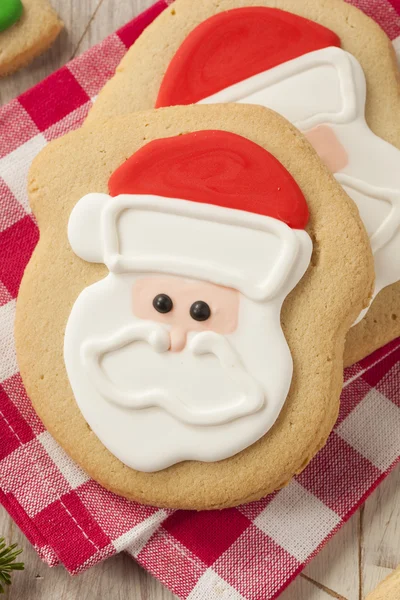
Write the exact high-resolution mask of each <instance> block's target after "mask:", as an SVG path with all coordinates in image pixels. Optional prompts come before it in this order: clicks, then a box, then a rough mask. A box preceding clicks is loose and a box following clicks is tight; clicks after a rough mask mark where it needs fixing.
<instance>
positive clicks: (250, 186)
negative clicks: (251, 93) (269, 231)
mask: <svg viewBox="0 0 400 600" xmlns="http://www.w3.org/2000/svg"><path fill="white" fill-rule="evenodd" d="M108 185H109V191H110V194H111V196H118V195H119V194H150V195H156V196H164V197H168V198H179V199H183V200H191V201H193V202H202V203H206V204H212V205H215V206H224V207H227V208H232V209H238V210H244V211H247V212H251V213H257V214H260V215H265V216H270V217H274V218H276V219H279V220H281V221H284V222H285V223H286V224H287V225H289V226H290V227H292V228H295V229H303V228H304V227H305V226H306V224H307V221H308V208H307V203H306V200H305V198H304V196H303V194H302V192H301V190H300V188H299V186H298V185H297V183H296V181H295V180H294V179H293V177H292V176H291V174H290V173H289V172H288V171H287V170H286V169H285V167H284V166H283V165H282V164H281V163H280V162H279V161H278V160H277V159H276V158H275V157H274V156H273V155H272V154H270V153H269V152H267V150H265V149H264V148H262V147H261V146H259V145H258V144H255V143H254V142H251V141H250V140H248V139H247V138H244V137H242V136H239V135H236V134H234V133H230V132H227V131H219V130H206V131H196V132H194V133H187V134H185V135H180V136H175V137H169V138H162V139H157V140H154V141H152V142H149V143H148V144H146V145H145V146H143V147H142V148H141V149H140V150H138V151H137V152H135V154H133V155H132V156H131V157H130V158H128V160H127V161H126V162H125V163H123V164H122V165H121V166H120V167H119V168H118V169H117V170H116V171H115V172H114V173H113V174H112V175H111V177H110V179H109V183H108ZM221 243H223V241H222V242H221Z"/></svg>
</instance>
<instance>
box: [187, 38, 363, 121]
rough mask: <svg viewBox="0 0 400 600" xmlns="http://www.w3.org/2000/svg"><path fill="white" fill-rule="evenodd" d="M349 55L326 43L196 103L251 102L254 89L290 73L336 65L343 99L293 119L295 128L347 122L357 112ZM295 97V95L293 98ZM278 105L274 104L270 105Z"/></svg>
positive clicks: (268, 86)
mask: <svg viewBox="0 0 400 600" xmlns="http://www.w3.org/2000/svg"><path fill="white" fill-rule="evenodd" d="M352 59H353V57H352V56H351V54H349V53H348V52H344V51H343V50H341V49H340V48H336V47H330V48H324V49H323V50H316V51H315V52H310V53H309V54H304V55H303V56H299V57H298V58H295V59H293V60H290V61H288V62H285V63H283V64H281V65H278V66H277V67H274V68H273V69H269V70H268V71H264V72H262V73H258V74H257V75H253V76H252V77H249V78H248V79H244V80H243V81H240V82H238V83H235V84H234V85H231V86H229V87H227V88H225V89H223V90H221V91H220V92H217V93H216V94H213V95H211V96H208V97H207V98H204V99H203V100H200V101H199V103H198V104H213V103H225V102H246V103H249V102H250V103H252V102H251V98H250V99H249V96H250V97H251V96H252V95H253V94H255V93H256V92H260V91H265V90H267V89H268V88H270V87H272V86H275V85H279V84H280V83H282V82H283V81H285V80H287V79H289V78H290V77H292V76H294V75H301V74H304V73H306V72H307V71H311V70H313V69H315V68H317V67H324V66H325V67H326V66H328V67H334V68H335V69H336V73H337V77H338V82H339V86H340V92H341V100H342V102H343V104H342V107H341V110H339V111H338V112H324V111H323V110H321V112H318V113H317V114H314V115H312V116H310V117H308V118H306V119H302V120H300V121H294V124H295V125H296V127H298V128H299V129H302V130H305V129H311V128H313V127H316V126H317V125H320V124H322V123H349V122H351V121H353V120H354V119H355V118H356V117H357V115H358V113H359V109H358V107H357V104H358V101H357V90H356V86H355V82H354V73H353V68H354V63H353V60H354V59H353V60H352ZM357 64H358V63H357ZM293 100H294V101H295V98H294V99H293ZM274 108H275V109H278V107H274Z"/></svg>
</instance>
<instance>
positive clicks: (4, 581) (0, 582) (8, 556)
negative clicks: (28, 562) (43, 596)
mask: <svg viewBox="0 0 400 600" xmlns="http://www.w3.org/2000/svg"><path fill="white" fill-rule="evenodd" d="M16 548H17V544H11V546H6V543H5V541H4V538H0V594H4V585H10V583H11V576H10V573H11V571H22V570H23V569H24V563H22V562H15V559H16V558H17V556H18V555H19V554H21V552H22V550H21V549H18V550H16Z"/></svg>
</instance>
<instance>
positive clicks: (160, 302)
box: [153, 294, 174, 314]
mask: <svg viewBox="0 0 400 600" xmlns="http://www.w3.org/2000/svg"><path fill="white" fill-rule="evenodd" d="M153 306H154V308H155V309H156V311H158V312H159V313H163V314H165V313H169V312H171V310H172V307H173V306H174V305H173V303H172V300H171V298H170V297H169V296H167V294H158V295H157V296H156V297H155V298H154V300H153Z"/></svg>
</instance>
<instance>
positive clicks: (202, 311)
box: [190, 300, 211, 321]
mask: <svg viewBox="0 0 400 600" xmlns="http://www.w3.org/2000/svg"><path fill="white" fill-rule="evenodd" d="M210 315H211V310H210V307H209V306H208V304H207V302H203V300H197V301H196V302H193V304H192V306H191V307H190V316H191V317H192V319H194V320H195V321H207V319H209V317H210Z"/></svg>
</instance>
